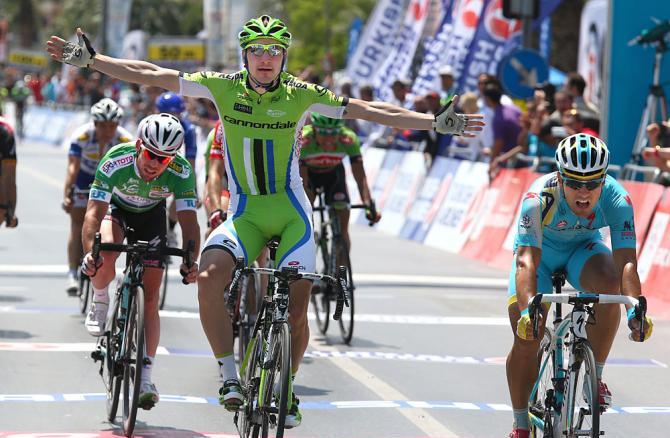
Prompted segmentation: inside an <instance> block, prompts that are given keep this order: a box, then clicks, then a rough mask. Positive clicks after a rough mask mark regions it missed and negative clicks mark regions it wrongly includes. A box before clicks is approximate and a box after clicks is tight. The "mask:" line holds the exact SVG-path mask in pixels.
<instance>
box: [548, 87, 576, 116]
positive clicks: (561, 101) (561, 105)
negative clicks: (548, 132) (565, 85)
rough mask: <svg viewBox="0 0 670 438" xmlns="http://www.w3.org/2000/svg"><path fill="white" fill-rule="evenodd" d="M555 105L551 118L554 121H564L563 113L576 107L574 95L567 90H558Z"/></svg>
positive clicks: (555, 95)
mask: <svg viewBox="0 0 670 438" xmlns="http://www.w3.org/2000/svg"><path fill="white" fill-rule="evenodd" d="M554 106H555V108H556V109H555V110H554V112H553V113H551V115H550V116H549V119H550V120H551V121H552V122H557V123H562V121H563V114H564V113H566V112H567V111H569V110H571V109H573V108H574V102H573V100H572V95H571V94H570V93H568V91H567V90H558V91H557V92H556V93H555V94H554Z"/></svg>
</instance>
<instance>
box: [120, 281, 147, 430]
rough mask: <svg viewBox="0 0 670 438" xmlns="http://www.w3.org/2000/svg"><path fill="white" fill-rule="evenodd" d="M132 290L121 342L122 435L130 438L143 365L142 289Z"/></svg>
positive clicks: (133, 426) (135, 415)
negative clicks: (122, 360)
mask: <svg viewBox="0 0 670 438" xmlns="http://www.w3.org/2000/svg"><path fill="white" fill-rule="evenodd" d="M134 288H135V290H134V292H133V291H131V297H132V300H131V304H130V308H129V309H128V320H127V323H126V332H125V339H124V342H123V345H124V351H123V357H124V362H125V364H124V370H123V433H124V434H125V435H126V436H127V437H130V436H132V435H133V430H134V429H135V419H136V418H137V403H138V401H139V396H140V382H141V380H142V366H143V364H144V288H142V287H141V286H135V287H134Z"/></svg>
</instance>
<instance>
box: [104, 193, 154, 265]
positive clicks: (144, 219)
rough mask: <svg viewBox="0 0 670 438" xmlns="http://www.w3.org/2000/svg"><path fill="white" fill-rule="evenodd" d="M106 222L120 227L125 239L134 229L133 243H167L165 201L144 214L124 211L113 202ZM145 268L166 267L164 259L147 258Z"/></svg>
mask: <svg viewBox="0 0 670 438" xmlns="http://www.w3.org/2000/svg"><path fill="white" fill-rule="evenodd" d="M105 220H111V221H112V222H114V223H115V224H117V225H118V226H120V227H121V229H122V230H123V233H124V236H125V237H128V234H127V230H128V228H132V229H133V230H134V233H133V235H132V239H133V241H137V240H144V241H146V242H149V244H150V245H151V246H160V245H161V243H162V242H167V239H166V235H167V224H166V214H165V201H162V202H161V203H160V204H158V205H156V206H155V207H154V208H152V209H151V210H148V211H144V212H142V213H133V212H130V211H127V210H124V209H123V208H121V207H119V206H117V205H116V204H114V203H113V202H112V203H110V204H109V209H108V210H107V214H106V215H105ZM144 266H147V267H150V268H162V267H163V266H164V264H163V259H162V258H160V257H147V258H146V259H145V260H144Z"/></svg>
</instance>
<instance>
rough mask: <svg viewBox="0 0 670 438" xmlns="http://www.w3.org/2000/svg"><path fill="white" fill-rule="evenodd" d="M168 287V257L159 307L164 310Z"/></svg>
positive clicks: (164, 267)
mask: <svg viewBox="0 0 670 438" xmlns="http://www.w3.org/2000/svg"><path fill="white" fill-rule="evenodd" d="M167 287H168V260H167V258H166V260H165V262H164V263H163V282H162V283H161V289H160V296H159V298H158V299H159V301H158V309H159V310H163V307H165V297H166V296H167Z"/></svg>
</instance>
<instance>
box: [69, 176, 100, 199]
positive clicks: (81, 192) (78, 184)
mask: <svg viewBox="0 0 670 438" xmlns="http://www.w3.org/2000/svg"><path fill="white" fill-rule="evenodd" d="M94 178H95V177H94V175H91V174H90V173H86V172H79V173H78V174H77V179H76V180H75V182H74V194H73V199H72V207H74V208H86V205H87V204H88V192H89V191H90V190H91V184H93V179H94Z"/></svg>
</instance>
